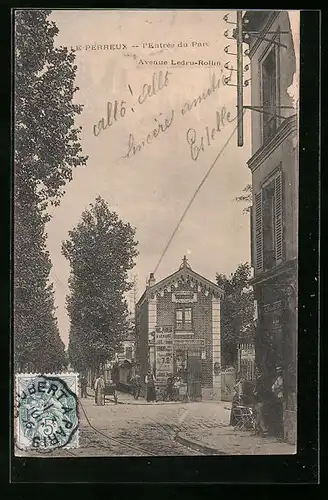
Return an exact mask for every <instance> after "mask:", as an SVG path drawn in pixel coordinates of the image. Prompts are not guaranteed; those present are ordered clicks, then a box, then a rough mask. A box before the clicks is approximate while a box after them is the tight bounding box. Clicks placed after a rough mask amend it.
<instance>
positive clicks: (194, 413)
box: [72, 398, 229, 456]
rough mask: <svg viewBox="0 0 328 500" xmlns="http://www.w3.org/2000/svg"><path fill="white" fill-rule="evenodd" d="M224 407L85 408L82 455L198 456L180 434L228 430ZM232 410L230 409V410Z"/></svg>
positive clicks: (84, 403) (109, 404)
mask: <svg viewBox="0 0 328 500" xmlns="http://www.w3.org/2000/svg"><path fill="white" fill-rule="evenodd" d="M225 406H226V405H224V404H223V403H185V404H184V403H167V404H160V403H153V404H142V403H141V402H140V403H139V404H118V405H115V404H113V403H112V402H110V401H109V402H107V403H106V406H104V407H102V406H95V405H94V402H93V400H92V399H91V398H90V399H84V400H83V401H82V405H81V412H80V414H81V415H80V417H81V432H80V446H81V447H80V449H79V450H72V452H73V453H74V454H78V455H81V456H82V455H89V456H90V455H97V456H99V455H102V456H105V455H107V456H108V455H111V456H129V455H130V456H131V455H132V456H138V455H139V456H140V455H144V456H145V455H157V456H159V455H198V454H200V452H199V451H196V450H194V449H191V448H189V447H187V446H185V445H183V444H180V443H179V442H178V441H177V440H176V437H177V434H178V433H180V432H188V433H192V432H196V431H199V430H200V429H204V430H205V429H206V430H209V429H215V428H217V427H218V426H227V424H228V419H229V410H227V409H225ZM227 408H228V407H227Z"/></svg>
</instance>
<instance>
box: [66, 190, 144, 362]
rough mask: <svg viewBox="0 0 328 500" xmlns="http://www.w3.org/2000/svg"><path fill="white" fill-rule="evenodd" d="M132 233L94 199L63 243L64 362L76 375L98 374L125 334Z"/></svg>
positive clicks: (101, 202)
mask: <svg viewBox="0 0 328 500" xmlns="http://www.w3.org/2000/svg"><path fill="white" fill-rule="evenodd" d="M134 236H135V230H134V229H133V228H132V227H131V226H130V224H129V223H124V222H123V221H122V220H120V219H119V217H118V215H117V214H116V213H115V212H112V211H110V210H109V207H108V205H107V203H106V202H105V200H103V199H102V198H101V197H97V198H96V201H95V203H94V204H90V209H89V210H86V211H84V212H83V213H82V218H81V222H79V224H78V225H77V226H76V227H75V228H74V229H73V230H72V231H70V232H69V238H68V240H66V241H64V242H63V243H62V253H63V255H64V256H65V257H66V258H67V259H68V261H69V263H70V266H71V274H70V278H69V288H70V294H69V295H68V297H67V311H68V313H69V316H70V320H71V329H70V339H69V356H70V361H71V363H72V365H73V366H74V367H75V368H77V369H79V370H85V369H86V368H92V369H98V368H99V366H100V365H101V364H102V363H104V362H105V361H106V360H107V359H108V358H109V357H110V356H111V355H113V354H114V353H115V352H117V351H118V350H119V349H120V347H121V341H122V339H123V338H124V336H125V335H126V332H127V331H128V327H129V323H128V309H127V303H126V300H125V298H124V297H125V294H126V292H127V291H129V290H130V289H131V288H132V286H133V283H130V282H129V280H128V271H129V270H130V269H132V268H133V266H134V261H133V259H134V257H135V256H136V255H137V253H138V252H137V250H136V246H137V242H136V241H135V239H134Z"/></svg>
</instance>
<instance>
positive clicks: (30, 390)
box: [16, 375, 79, 451]
mask: <svg viewBox="0 0 328 500" xmlns="http://www.w3.org/2000/svg"><path fill="white" fill-rule="evenodd" d="M16 409H17V411H16V418H17V420H18V428H17V431H18V432H17V437H16V439H17V445H18V446H20V447H22V448H24V449H35V450H40V451H51V450H53V449H56V448H63V447H66V446H68V445H69V444H70V443H71V442H72V440H73V438H74V436H75V437H76V433H77V430H78V423H79V422H78V400H77V395H76V394H75V393H74V391H73V390H71V389H70V387H69V385H68V383H67V381H65V380H64V379H63V378H62V377H59V376H58V377H57V376H46V375H35V376H33V377H26V378H24V377H22V378H21V379H20V381H19V384H18V387H17V405H16Z"/></svg>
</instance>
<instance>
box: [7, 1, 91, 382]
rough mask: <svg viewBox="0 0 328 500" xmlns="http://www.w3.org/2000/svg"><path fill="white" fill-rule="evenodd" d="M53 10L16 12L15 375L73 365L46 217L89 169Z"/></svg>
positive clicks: (70, 67)
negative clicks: (75, 177) (58, 313)
mask: <svg viewBox="0 0 328 500" xmlns="http://www.w3.org/2000/svg"><path fill="white" fill-rule="evenodd" d="M50 13H51V11H49V10H20V11H16V13H15V88H14V131H15V142H14V162H15V165H14V221H15V229H14V266H15V279H14V335H15V349H14V351H15V364H16V369H23V367H24V366H26V365H28V366H29V367H30V369H33V370H37V371H43V372H44V371H53V370H60V369H61V368H62V367H63V366H65V364H66V356H65V351H64V344H63V342H62V341H61V339H60V336H59V331H58V326H57V321H56V318H55V307H54V291H53V287H52V285H51V284H49V273H50V270H51V261H50V258H49V254H48V252H47V250H46V238H47V235H46V231H45V226H46V223H47V222H48V221H49V215H47V214H46V212H45V210H46V208H47V206H48V205H49V203H50V204H55V205H56V204H58V203H59V200H60V198H61V197H62V196H63V194H64V190H63V187H64V186H65V184H66V183H67V182H68V181H70V180H71V179H72V170H73V168H74V167H76V166H78V165H85V164H86V160H87V158H86V157H83V156H82V155H81V145H80V142H79V133H80V130H79V129H78V128H76V127H75V126H74V118H75V116H76V115H77V114H79V113H80V112H81V106H78V105H76V104H74V103H73V96H74V93H75V91H76V90H77V88H76V87H74V79H75V73H76V66H74V57H75V56H74V54H73V53H69V52H68V51H67V49H66V48H63V47H59V48H57V47H55V45H54V39H55V36H56V35H57V33H58V29H57V27H56V25H55V23H53V22H50V21H49V20H48V17H49V15H50Z"/></svg>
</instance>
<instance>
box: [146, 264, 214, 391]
mask: <svg viewBox="0 0 328 500" xmlns="http://www.w3.org/2000/svg"><path fill="white" fill-rule="evenodd" d="M222 296H223V291H222V290H221V289H220V288H219V287H218V286H217V285H215V284H214V283H212V282H211V281H209V280H207V279H206V278H204V277H203V276H201V275H199V274H197V273H196V272H195V271H193V270H192V269H191V267H190V265H189V264H188V262H187V259H186V258H185V257H184V259H183V262H182V264H181V266H180V267H179V269H178V270H177V271H176V272H175V273H173V274H171V275H170V276H168V277H166V278H164V279H163V280H161V281H159V282H158V283H156V281H155V277H154V275H153V274H150V279H149V282H148V286H147V288H146V290H145V291H144V293H143V295H142V296H141V298H140V300H139V301H138V303H137V304H136V360H137V363H138V366H139V367H140V374H141V376H142V378H143V377H144V376H145V375H146V373H147V370H148V369H151V370H153V372H154V374H155V377H156V380H157V384H158V385H165V384H166V381H167V378H168V376H169V375H178V376H180V377H181V378H182V380H183V381H184V382H186V383H187V386H188V393H189V396H190V398H191V399H194V400H201V399H215V400H221V335H220V300H221V298H222Z"/></svg>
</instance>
